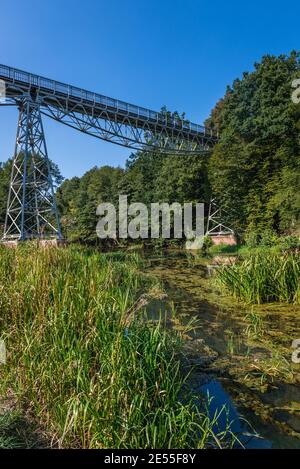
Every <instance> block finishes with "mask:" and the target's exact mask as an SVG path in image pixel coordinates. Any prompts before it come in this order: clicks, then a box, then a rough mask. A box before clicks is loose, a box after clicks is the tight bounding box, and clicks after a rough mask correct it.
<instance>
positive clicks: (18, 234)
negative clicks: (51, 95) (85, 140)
mask: <svg viewBox="0 0 300 469" xmlns="http://www.w3.org/2000/svg"><path fill="white" fill-rule="evenodd" d="M49 237H50V238H51V237H55V238H57V239H60V238H61V233H60V226H59V218H58V213H57V208H56V202H55V194H54V190H53V183H52V177H51V170H50V162H49V159H48V154H47V147H46V142H45V135H44V130H43V124H42V118H41V112H40V106H39V103H38V102H35V101H34V100H33V99H32V98H31V97H30V96H28V97H26V98H23V99H22V100H21V101H20V102H19V120H18V129H17V137H16V145H15V154H14V159H13V165H12V172H11V181H10V187H9V196H8V203H7V213H6V219H5V226H4V236H3V239H4V240H12V239H16V240H26V239H32V238H38V239H42V238H49Z"/></svg>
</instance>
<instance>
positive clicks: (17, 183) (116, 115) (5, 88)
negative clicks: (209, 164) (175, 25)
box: [0, 65, 218, 241]
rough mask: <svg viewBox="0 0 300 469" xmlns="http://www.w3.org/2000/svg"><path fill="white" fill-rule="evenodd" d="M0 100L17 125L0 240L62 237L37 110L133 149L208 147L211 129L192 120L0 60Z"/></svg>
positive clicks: (195, 151) (190, 150)
mask: <svg viewBox="0 0 300 469" xmlns="http://www.w3.org/2000/svg"><path fill="white" fill-rule="evenodd" d="M0 106H17V107H18V109H19V119H18V128H17V136H16V144H15V152H14V158H13V166H12V172H11V180H10V187H9V196H8V204H7V213H6V218H5V226H4V236H3V240H4V241H9V240H26V239H33V238H37V239H41V238H55V239H58V240H60V239H61V238H62V235H61V230H60V222H59V216H58V211H57V207H56V201H55V193H54V189H53V182H52V177H51V168H50V163H49V159H48V153H47V146H46V140H45V134H44V129H43V123H42V115H45V116H48V117H50V118H52V119H54V120H56V121H58V122H61V123H63V124H65V125H68V126H70V127H73V128H75V129H77V130H79V131H80V132H84V133H86V134H88V135H92V136H93V137H97V138H100V139H102V140H106V141H108V142H112V143H115V144H118V145H122V146H125V147H128V148H132V149H134V150H152V151H153V150H156V151H160V152H162V153H165V152H171V153H172V154H174V155H176V154H178V155H180V154H181V155H183V154H199V153H205V152H207V151H209V150H210V149H211V148H212V147H213V146H214V144H215V143H216V142H217V138H218V137H217V135H215V134H214V133H213V132H212V131H211V130H208V129H206V128H205V127H203V126H200V125H198V124H193V123H191V122H189V121H186V120H184V119H180V118H179V117H176V116H174V115H170V114H169V113H164V112H155V111H151V110H150V109H146V108H143V107H139V106H135V105H132V104H129V103H126V102H124V101H120V100H118V99H112V98H109V97H107V96H103V95H101V94H98V93H94V92H90V91H86V90H84V89H81V88H77V87H75V86H72V85H67V84H64V83H60V82H58V81H54V80H50V79H48V78H44V77H42V76H39V75H34V74H32V73H27V72H24V71H22V70H18V69H16V68H12V67H8V66H5V65H0Z"/></svg>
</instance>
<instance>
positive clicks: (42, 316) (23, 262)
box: [0, 245, 233, 448]
mask: <svg viewBox="0 0 300 469" xmlns="http://www.w3.org/2000/svg"><path fill="white" fill-rule="evenodd" d="M0 258H1V262H0V310H1V315H0V327H1V336H2V337H3V338H4V339H5V341H6V344H7V352H8V363H7V365H6V366H5V367H2V368H1V373H2V376H1V383H2V392H4V390H5V388H6V389H7V388H12V389H13V392H14V394H15V395H16V396H17V397H18V398H19V400H21V401H22V402H23V401H25V402H26V403H27V405H29V407H30V408H31V409H32V411H33V413H34V415H35V416H36V417H37V418H38V421H39V422H40V424H41V425H42V427H43V428H46V429H47V432H48V434H49V435H50V436H51V437H52V440H53V441H54V442H55V445H57V446H59V447H82V448H204V447H208V446H212V447H223V446H228V445H230V444H232V441H233V436H232V435H231V432H230V429H229V428H228V429H226V431H224V430H220V431H219V432H217V433H216V432H215V430H214V428H215V419H212V420H211V419H210V418H209V417H208V413H207V411H206V410H205V408H203V407H200V406H198V405H195V397H193V396H190V395H189V392H188V390H187V386H186V379H187V377H184V375H183V373H182V370H181V364H180V361H179V359H178V352H179V349H180V346H181V343H180V336H179V335H178V333H175V332H171V331H166V330H165V329H163V328H162V327H161V324H156V325H151V324H149V323H147V321H146V320H145V318H144V317H143V314H142V313H141V311H140V310H139V311H137V312H136V314H133V312H134V311H135V309H134V308H135V305H136V304H137V303H138V301H139V298H140V297H141V295H142V294H143V293H144V292H145V291H146V290H147V289H150V288H151V287H153V280H151V279H150V278H149V277H145V276H143V275H142V274H141V273H140V271H139V267H140V262H141V261H140V259H139V257H138V256H136V255H132V254H122V253H119V254H117V253H116V254H99V253H97V252H96V251H94V250H92V249H83V248H80V247H69V248H65V249H55V248H48V249H44V250H43V249H36V248H35V247H34V246H31V245H27V246H21V247H19V248H18V249H15V250H13V249H5V248H4V247H0Z"/></svg>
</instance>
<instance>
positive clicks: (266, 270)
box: [217, 251, 300, 304]
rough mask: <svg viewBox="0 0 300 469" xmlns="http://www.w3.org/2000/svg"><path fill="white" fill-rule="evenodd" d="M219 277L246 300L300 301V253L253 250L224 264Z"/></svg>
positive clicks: (256, 302) (224, 284)
mask: <svg viewBox="0 0 300 469" xmlns="http://www.w3.org/2000/svg"><path fill="white" fill-rule="evenodd" d="M217 279H218V281H219V283H220V284H221V286H223V287H225V288H226V290H228V291H229V292H230V293H231V294H233V296H235V297H237V298H239V299H241V300H242V301H244V302H245V303H253V304H260V303H269V302H282V303H294V304H300V256H299V254H298V253H293V252H285V253H278V252H275V253H274V252H268V251H266V252H264V251H261V252H259V253H253V254H250V255H248V256H247V257H246V258H245V259H243V260H241V261H238V262H236V263H234V264H231V265H227V266H223V267H221V268H220V269H219V270H218V272H217Z"/></svg>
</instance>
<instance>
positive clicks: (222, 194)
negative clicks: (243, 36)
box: [207, 52, 300, 234]
mask: <svg viewBox="0 0 300 469" xmlns="http://www.w3.org/2000/svg"><path fill="white" fill-rule="evenodd" d="M299 76H300V54H299V53H296V52H292V53H291V54H290V56H284V55H281V56H279V57H275V56H269V55H268V56H265V57H263V59H262V62H261V63H257V64H255V67H254V71H253V72H251V73H244V75H243V78H242V79H238V80H235V81H234V83H233V85H232V87H230V88H228V89H227V92H226V95H225V97H224V98H223V99H222V100H221V101H220V102H219V103H218V104H217V106H216V107H215V109H214V110H213V111H212V113H211V116H210V118H209V119H208V121H207V125H209V126H210V127H212V128H215V129H218V131H219V132H220V135H221V139H220V143H219V144H218V145H217V146H216V147H215V149H214V151H213V154H212V157H211V159H210V163H209V179H210V182H211V185H212V191H213V193H214V195H215V196H216V197H217V198H218V199H219V200H221V201H222V205H223V207H224V208H226V209H227V210H228V212H229V213H230V215H231V219H232V220H231V221H232V222H235V223H236V225H237V226H238V227H240V228H242V229H246V230H247V231H248V232H251V231H256V232H257V233H260V234H261V233H263V232H264V231H265V230H266V229H268V230H274V231H277V232H286V231H291V230H296V229H297V227H299V217H300V194H299V187H300V147H299V143H300V125H299V122H300V109H299V106H296V105H295V104H294V103H293V102H292V100H291V93H292V87H291V84H292V81H293V79H294V78H296V77H298V78H299Z"/></svg>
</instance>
